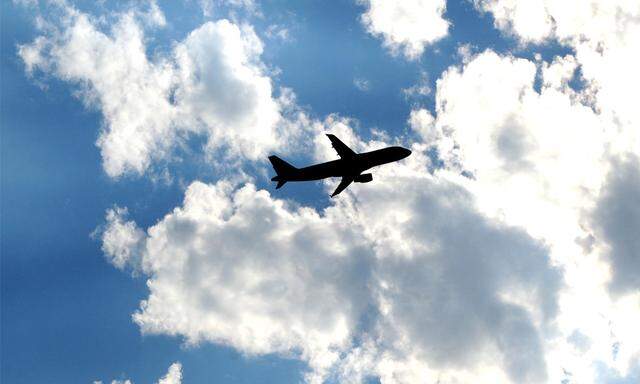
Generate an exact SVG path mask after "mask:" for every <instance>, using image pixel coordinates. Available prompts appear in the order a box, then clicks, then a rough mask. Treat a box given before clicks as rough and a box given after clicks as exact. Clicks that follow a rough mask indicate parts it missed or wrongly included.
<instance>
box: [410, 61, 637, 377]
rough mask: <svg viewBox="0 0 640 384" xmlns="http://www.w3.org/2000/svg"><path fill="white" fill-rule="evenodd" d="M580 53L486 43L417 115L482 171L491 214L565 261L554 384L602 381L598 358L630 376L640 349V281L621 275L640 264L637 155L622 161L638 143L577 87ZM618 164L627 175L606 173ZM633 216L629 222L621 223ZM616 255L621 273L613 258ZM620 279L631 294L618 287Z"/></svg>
mask: <svg viewBox="0 0 640 384" xmlns="http://www.w3.org/2000/svg"><path fill="white" fill-rule="evenodd" d="M577 62H579V59H576V57H574V56H572V55H569V56H566V57H557V58H555V59H554V61H553V62H552V63H545V62H541V63H537V64H536V63H534V62H530V61H528V60H525V59H518V58H514V57H509V56H506V57H505V56H499V55H497V54H495V53H493V52H491V51H486V52H484V53H481V54H479V55H477V56H475V57H474V58H473V59H472V60H471V61H469V62H468V63H467V64H466V65H464V66H463V67H452V68H450V69H449V70H447V71H446V72H445V73H444V74H443V75H442V77H441V79H439V80H438V82H437V96H436V114H435V116H432V115H431V114H430V113H429V112H428V111H426V110H415V111H413V112H412V114H411V116H410V119H409V122H410V125H411V126H412V128H413V129H414V130H416V131H417V132H418V133H420V134H421V135H422V136H423V138H424V141H425V143H426V144H427V145H431V146H432V147H433V148H436V149H437V150H438V154H439V157H440V159H441V160H443V161H444V163H445V167H446V168H447V169H449V170H454V171H457V172H460V171H466V172H468V173H469V174H471V175H472V177H471V178H463V179H462V182H463V184H464V185H466V186H467V188H469V190H470V191H472V193H473V195H474V197H475V198H476V199H477V200H476V201H477V202H478V208H479V209H480V211H481V212H483V213H484V214H486V215H487V216H488V217H492V218H494V219H495V220H498V221H500V222H504V223H506V224H509V225H513V226H518V227H522V228H524V229H526V231H527V232H528V233H529V234H530V235H531V236H532V237H533V238H536V239H540V240H542V241H544V242H545V244H548V246H549V250H550V256H551V259H552V260H553V263H554V264H556V265H559V266H561V267H562V268H563V270H564V276H565V280H566V282H567V286H566V288H565V289H563V290H562V291H561V294H560V299H559V302H560V311H559V313H558V317H557V319H556V326H557V329H556V332H557V333H555V334H554V333H550V334H548V339H547V342H548V345H549V349H548V350H547V354H546V361H547V366H548V367H549V375H550V376H549V381H550V382H558V381H561V380H564V379H567V373H565V371H566V372H568V373H569V374H570V375H571V377H572V379H571V380H575V382H595V381H597V379H596V378H597V377H598V369H597V366H598V364H603V365H604V366H605V367H607V369H611V370H613V371H615V372H618V374H619V375H620V376H625V375H626V372H627V371H628V369H629V367H630V366H631V364H632V361H633V359H634V356H637V355H638V354H639V353H640V337H638V335H637V332H635V331H634V330H633V327H632V326H631V325H630V323H632V322H633V323H636V324H637V323H638V321H640V310H639V308H638V307H637V300H638V290H637V289H638V286H637V284H635V283H634V281H633V278H629V276H631V274H628V275H625V273H626V272H621V269H622V268H626V269H628V270H629V271H631V270H634V268H635V266H634V260H633V259H634V258H633V256H631V255H633V254H634V253H633V252H635V251H634V245H633V242H630V241H629V239H631V238H632V237H633V236H631V238H630V237H629V236H630V233H632V232H633V231H634V230H635V231H636V232H637V227H638V226H637V223H636V221H637V220H635V219H633V218H632V217H633V215H634V213H632V212H634V210H633V209H632V208H631V206H632V205H633V203H631V202H630V200H629V198H630V197H629V196H633V192H631V191H633V190H634V189H637V188H636V187H635V186H634V185H635V184H634V183H635V181H634V180H635V179H636V178H635V176H633V175H634V172H635V171H633V169H634V168H633V167H632V166H631V165H630V164H633V163H632V162H629V161H624V162H620V163H619V164H616V163H615V162H614V163H611V161H610V158H611V156H612V155H615V156H623V158H624V155H625V154H626V153H628V151H629V150H630V148H633V147H632V146H629V145H628V144H629V143H627V144H626V146H625V145H619V144H620V140H619V138H618V137H617V134H616V132H619V129H620V127H622V126H620V125H618V126H616V124H615V122H614V121H612V120H611V115H610V114H609V113H607V112H606V111H604V110H599V109H597V108H596V109H594V108H592V105H591V101H592V100H593V99H592V97H591V96H592V95H591V94H590V92H591V89H589V88H587V89H585V90H582V91H576V90H573V89H571V88H570V87H569V86H568V82H569V80H570V79H571V78H573V76H574V72H575V70H576V68H577V64H576V63H577ZM537 73H538V74H539V75H540V76H541V88H540V90H539V91H536V89H535V88H534V84H535V80H536V74H537ZM585 103H586V104H585ZM627 137H628V136H627ZM636 150H637V149H636ZM618 151H620V152H618ZM618 171H620V172H622V173H624V174H625V175H626V176H625V177H624V180H625V182H624V183H622V182H619V181H618V180H620V179H619V178H617V177H615V176H609V177H607V176H606V175H607V174H609V175H616V174H617V172H618ZM605 207H606V208H605ZM622 211H624V212H625V214H626V216H625V217H626V219H624V220H623V219H622V218H621V216H620V214H619V212H622ZM622 221H625V224H628V225H629V227H628V229H627V230H628V231H627V230H625V231H623V232H620V231H619V229H620V226H621V225H622V224H621V222H622ZM594 228H595V230H594ZM615 228H618V230H616V229H615ZM603 242H604V243H603ZM606 244H609V245H606ZM609 247H611V248H609ZM607 249H610V250H611V253H610V254H607ZM609 258H611V260H612V261H613V264H612V266H613V270H612V272H613V275H611V274H610V273H609V268H608V266H607V264H606V263H603V260H604V261H607V260H608V259H609ZM616 271H617V272H616ZM612 278H613V280H611V279H612ZM617 283H620V284H621V286H624V287H625V290H624V291H623V292H626V293H628V295H626V296H622V297H619V298H617V297H610V296H609V295H608V294H607V289H606V287H607V286H608V285H610V284H614V285H615V284H617ZM634 287H635V288H634ZM634 302H635V303H636V304H632V303H634ZM576 334H585V335H588V337H589V343H583V344H582V347H581V348H577V347H576V344H575V342H576V339H575V335H576ZM613 346H615V349H616V351H617V353H616V354H612V353H611V351H612V348H613Z"/></svg>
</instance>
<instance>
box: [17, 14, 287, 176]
mask: <svg viewBox="0 0 640 384" xmlns="http://www.w3.org/2000/svg"><path fill="white" fill-rule="evenodd" d="M154 6H155V3H152V6H151V8H150V10H149V11H148V12H144V13H141V12H140V11H138V10H137V9H133V10H131V11H129V12H126V13H123V14H121V15H118V16H117V21H116V22H115V24H113V25H112V26H111V28H110V30H109V31H103V30H102V29H101V28H100V27H99V25H100V24H99V22H98V20H94V18H93V17H92V16H91V15H88V14H86V13H82V12H80V11H78V10H76V9H74V8H73V7H70V6H65V5H61V6H60V7H59V8H57V9H55V12H56V13H58V14H59V15H58V16H59V19H58V20H56V21H55V22H43V23H42V24H43V26H42V35H41V36H39V37H37V38H36V39H35V40H34V41H33V42H32V43H29V44H25V45H21V46H19V49H18V53H19V55H20V57H21V58H22V60H23V61H24V63H25V66H26V70H27V72H28V73H31V74H34V73H35V72H36V71H42V72H44V73H48V74H51V75H53V76H55V77H58V78H60V79H62V80H65V81H68V82H71V83H74V84H77V85H78V87H79V92H78V94H77V95H78V97H79V98H80V99H81V100H82V101H83V102H84V103H85V104H86V105H87V106H91V107H95V108H97V109H99V110H100V111H101V112H102V115H103V118H104V128H103V130H102V132H101V133H100V136H99V138H98V140H97V145H98V147H100V150H101V153H102V158H103V165H104V169H105V171H106V173H107V174H108V175H109V176H111V177H118V176H120V175H123V174H126V173H135V174H142V173H144V172H145V171H146V170H147V169H148V168H149V167H150V166H151V165H152V163H153V162H156V161H163V160H169V159H170V158H171V156H172V151H173V150H174V149H175V148H176V146H179V145H180V143H181V142H183V141H184V140H185V139H187V138H189V137H190V136H194V135H197V136H202V137H204V138H206V139H207V144H206V149H207V150H208V151H207V152H208V153H211V152H213V151H215V150H218V149H220V148H224V149H225V150H226V153H227V154H228V155H230V156H232V157H241V158H248V159H257V158H259V157H260V156H262V155H263V154H264V153H265V151H267V150H268V149H269V148H272V147H273V146H274V145H275V144H276V143H277V142H278V141H279V140H280V139H281V138H284V139H283V141H286V133H285V132H279V131H278V128H277V126H278V122H279V121H280V120H281V119H282V116H281V109H282V106H281V105H280V102H279V101H278V100H277V99H275V98H274V97H273V93H274V90H273V84H272V81H271V79H270V78H269V77H268V76H267V71H266V69H265V66H264V64H263V63H262V62H261V61H260V55H261V53H262V43H261V41H260V40H259V38H258V37H257V36H256V34H255V33H254V31H253V29H252V28H251V27H250V26H246V25H243V26H239V25H236V24H234V23H232V22H230V21H227V20H219V21H216V22H208V23H205V24H203V25H202V26H200V27H199V28H197V29H196V30H194V31H193V32H191V33H190V34H189V36H188V37H187V38H186V39H185V40H184V41H181V42H177V43H175V45H174V48H173V50H172V51H171V52H170V53H168V54H164V55H162V54H161V55H156V56H154V58H153V59H151V58H149V57H148V55H147V53H146V50H147V47H146V46H145V36H144V30H143V27H142V26H141V23H140V20H142V21H144V22H145V23H146V24H149V23H151V24H155V25H163V24H164V16H163V15H162V13H161V11H160V10H159V9H158V8H157V6H155V7H154ZM283 126H289V125H286V124H285V125H283ZM231 142H233V143H234V145H232V146H231V145H229V143H231Z"/></svg>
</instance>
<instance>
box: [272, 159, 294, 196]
mask: <svg viewBox="0 0 640 384" xmlns="http://www.w3.org/2000/svg"><path fill="white" fill-rule="evenodd" d="M269 161H270V162H271V165H273V169H274V170H275V171H276V173H277V174H278V175H277V176H276V177H273V178H272V179H271V180H272V181H277V182H278V185H277V186H276V189H278V188H280V187H282V186H283V185H284V183H286V182H287V176H290V175H292V174H293V173H294V172H295V171H296V170H297V169H298V168H296V167H294V166H293V165H291V164H289V163H287V162H286V161H284V160H282V159H281V158H279V157H278V156H269Z"/></svg>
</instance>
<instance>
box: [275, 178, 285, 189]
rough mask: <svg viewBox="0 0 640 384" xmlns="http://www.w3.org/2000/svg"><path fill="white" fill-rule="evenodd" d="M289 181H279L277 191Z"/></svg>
mask: <svg viewBox="0 0 640 384" xmlns="http://www.w3.org/2000/svg"><path fill="white" fill-rule="evenodd" d="M286 182H287V180H278V185H276V189H280V187H282V186H283V185H284V183H286Z"/></svg>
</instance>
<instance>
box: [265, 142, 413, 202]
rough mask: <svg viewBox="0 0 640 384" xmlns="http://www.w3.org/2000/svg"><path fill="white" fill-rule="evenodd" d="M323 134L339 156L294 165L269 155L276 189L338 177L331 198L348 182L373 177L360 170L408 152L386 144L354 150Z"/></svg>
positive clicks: (403, 155) (400, 156)
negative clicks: (302, 164) (297, 182)
mask: <svg viewBox="0 0 640 384" xmlns="http://www.w3.org/2000/svg"><path fill="white" fill-rule="evenodd" d="M327 137H329V140H331V145H332V146H333V148H334V149H335V150H336V152H338V156H340V158H339V159H337V160H333V161H328V162H326V163H321V164H315V165H311V166H308V167H304V168H296V167H294V166H293V165H291V164H289V163H287V162H286V161H284V160H282V159H281V158H279V157H278V156H269V161H270V162H271V165H273V169H274V170H275V171H276V173H277V174H278V175H277V176H275V177H273V178H272V179H271V180H272V181H277V182H278V185H277V186H276V189H278V188H280V187H282V186H283V185H284V184H285V183H286V182H287V181H311V180H320V179H325V178H327V177H342V181H340V184H339V185H338V188H336V190H335V191H334V192H333V193H332V194H331V197H334V196H335V195H337V194H338V193H340V192H342V191H344V189H345V188H347V187H348V186H349V184H351V183H352V182H356V183H368V182H370V181H371V180H373V175H372V174H370V173H364V174H363V173H362V172H364V171H366V170H367V169H369V168H372V167H376V166H378V165H382V164H387V163H391V162H394V161H398V160H401V159H404V158H405V157H407V156H409V155H410V154H411V151H410V150H408V149H406V148H402V147H387V148H382V149H378V150H376V151H371V152H365V153H355V152H354V151H352V150H351V148H349V147H347V146H346V144H344V143H343V142H342V141H340V139H338V138H337V137H335V136H334V135H332V134H327Z"/></svg>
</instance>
